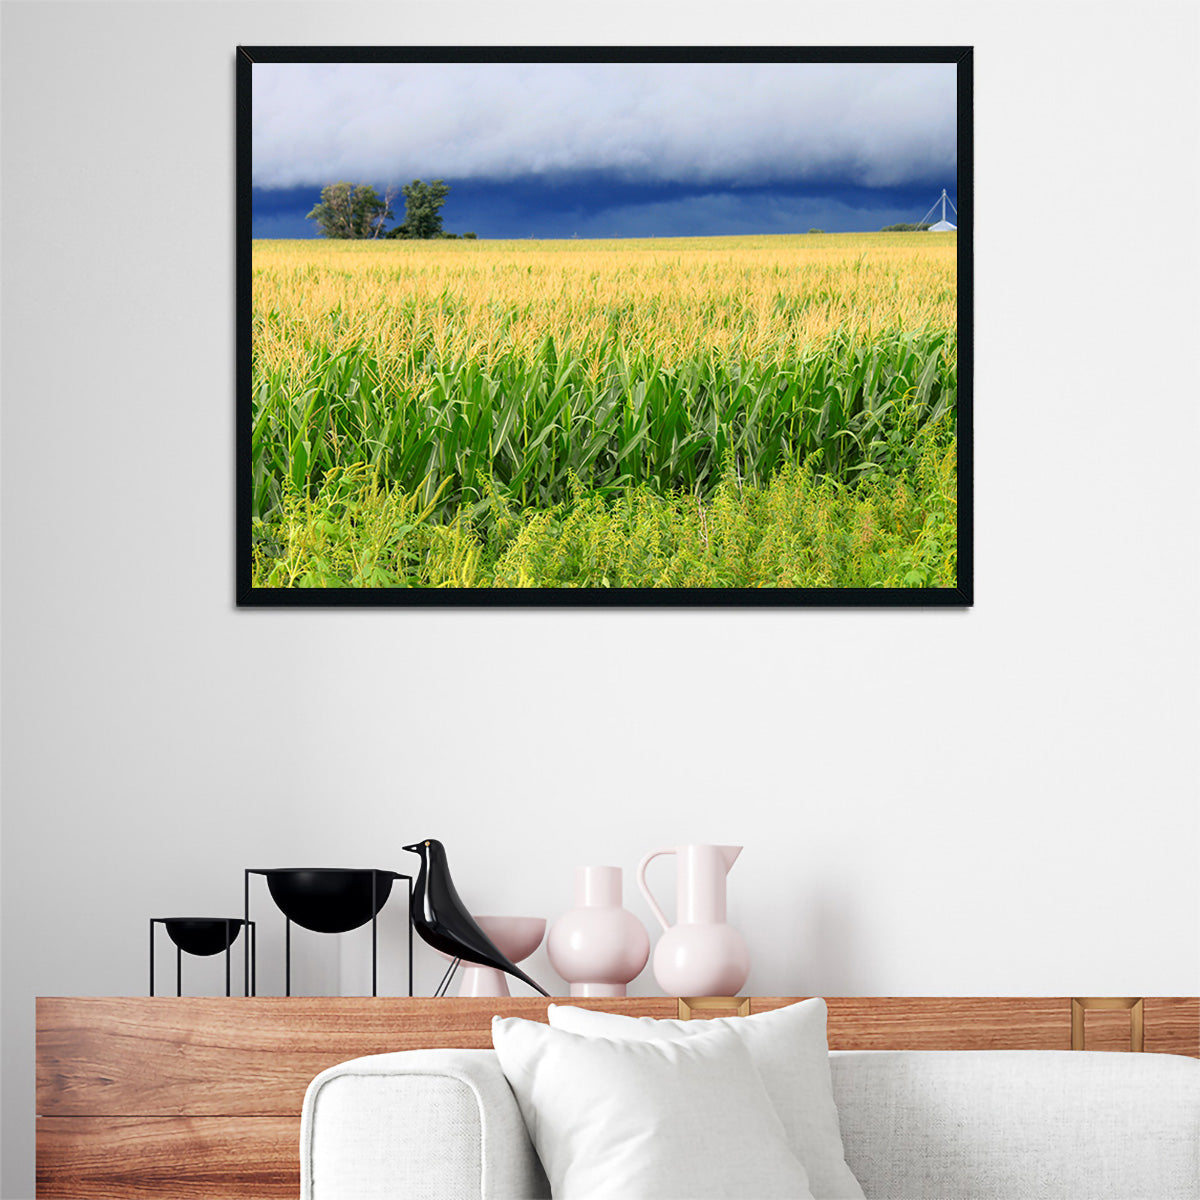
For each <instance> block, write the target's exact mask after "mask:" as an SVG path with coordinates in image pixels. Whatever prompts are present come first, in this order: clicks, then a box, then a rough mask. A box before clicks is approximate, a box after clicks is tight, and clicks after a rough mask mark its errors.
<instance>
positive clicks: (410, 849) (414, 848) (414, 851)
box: [400, 842, 419, 854]
mask: <svg viewBox="0 0 1200 1200" xmlns="http://www.w3.org/2000/svg"><path fill="white" fill-rule="evenodd" d="M400 849H401V850H407V851H408V852H409V853H410V854H417V853H419V851H418V849H417V843H416V842H413V844H412V845H411V846H401V847H400Z"/></svg>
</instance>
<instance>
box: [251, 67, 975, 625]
mask: <svg viewBox="0 0 1200 1200" xmlns="http://www.w3.org/2000/svg"><path fill="white" fill-rule="evenodd" d="M971 69H972V56H971V50H970V49H969V48H966V47H898V48H883V47H814V48H803V47H800V48H784V47H735V48H727V49H709V48H703V47H688V48H664V47H625V48H614V47H603V48H601V47H577V48H561V47H555V48H548V47H539V48H529V47H491V48H481V47H470V48H450V47H406V48H381V47H371V48H368V47H361V48H347V47H244V48H240V49H239V51H238V59H237V113H238V126H237V189H238V192H237V211H238V230H237V323H238V324H237V344H238V362H237V372H238V378H237V391H238V395H237V404H238V412H237V448H236V454H237V548H236V554H237V603H238V604H239V605H244V606H298V605H308V606H311V605H321V606H341V605H392V606H404V605H420V606H440V605H498V604H499V605H534V604H542V605H559V606H567V605H600V606H614V605H673V606H682V605H688V606H695V605H700V606H715V605H769V606H819V607H829V606H843V605H858V606H880V607H882V606H921V607H928V606H934V605H940V606H959V607H962V606H967V605H970V604H971V603H972V602H973V584H972V579H973V554H972V406H971V383H972V366H973V364H972V342H971V328H972V324H971V321H972V307H971V300H972V275H973V272H972V266H973V264H972V254H971V244H972V220H973V216H972V214H973V203H972V176H973V160H972V139H971V103H972V74H971Z"/></svg>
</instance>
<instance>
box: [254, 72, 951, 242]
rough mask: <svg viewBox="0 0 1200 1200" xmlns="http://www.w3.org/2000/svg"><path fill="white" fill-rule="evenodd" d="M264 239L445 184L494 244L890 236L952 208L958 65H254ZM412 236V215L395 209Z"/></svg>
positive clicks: (459, 213)
mask: <svg viewBox="0 0 1200 1200" xmlns="http://www.w3.org/2000/svg"><path fill="white" fill-rule="evenodd" d="M253 96H254V103H253V131H254V132H253V147H254V167H253V181H252V182H253V208H254V216H253V234H254V236H255V237H312V236H315V235H316V229H315V222H312V221H306V220H305V214H306V213H307V212H308V211H309V210H310V209H311V208H312V206H313V204H315V203H316V202H317V200H318V199H319V198H320V189H321V187H322V185H323V184H325V183H332V182H334V181H336V180H341V179H346V180H350V181H351V182H355V183H362V182H365V183H371V184H373V185H374V186H375V187H376V188H377V189H378V190H379V191H380V192H381V193H382V192H383V190H384V188H385V187H386V186H387V185H388V184H402V183H407V182H409V181H410V180H412V179H414V178H420V179H425V180H430V179H434V178H441V179H444V180H445V181H446V182H447V183H448V184H449V185H450V194H449V197H448V199H447V201H446V205H445V207H444V209H443V219H444V223H445V227H446V228H447V229H448V230H451V231H454V232H464V231H467V230H471V231H473V232H475V233H476V234H478V236H479V237H483V238H488V237H492V238H528V237H537V238H560V237H566V238H569V237H573V236H578V237H581V238H583V237H614V236H618V237H648V236H658V237H672V236H705V235H718V234H719V235H729V234H751V233H796V232H799V233H803V232H806V231H807V230H808V229H810V228H813V227H816V228H820V229H825V230H828V231H830V232H835V231H842V230H870V229H878V228H880V226H882V225H887V224H892V223H894V222H898V221H917V220H920V219H921V217H922V216H924V215H925V213H926V211H927V210H928V208H929V207H930V205H931V204H933V202H934V200H936V199H937V197H938V196H939V195H940V194H941V189H942V188H943V187H946V188H947V189H948V190H949V192H950V196H951V198H952V199H954V198H955V169H956V163H957V153H956V149H957V148H956V123H957V119H956V107H955V106H956V96H955V69H954V67H953V66H952V65H950V64H942V63H929V64H917V63H908V64H867V63H861V64H852V63H848V64H831V63H579V64H572V63H491V64H486V63H478V64H476V63H407V64H406V63H383V64H380V63H336V64H331V63H321V64H316V63H295V64H293V63H286V64H285V63H258V64H255V66H254V67H253ZM395 208H396V218H395V220H396V222H397V223H398V222H399V221H400V220H401V219H403V215H404V213H403V199H402V198H400V199H398V201H397V203H396V206H395Z"/></svg>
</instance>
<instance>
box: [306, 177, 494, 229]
mask: <svg viewBox="0 0 1200 1200" xmlns="http://www.w3.org/2000/svg"><path fill="white" fill-rule="evenodd" d="M449 192H450V185H449V184H447V183H444V182H443V181H442V180H440V179H435V180H434V181H433V182H432V183H422V182H421V180H419V179H414V180H413V181H412V183H406V184H405V185H404V186H403V187H402V188H399V189H397V188H395V187H392V186H389V187H388V188H386V189H385V190H384V194H383V195H382V196H381V195H380V194H379V193H378V192H377V191H376V190H375V189H374V188H373V187H372V186H371V185H370V184H369V183H359V184H354V183H346V182H345V181H342V182H340V183H328V184H326V185H325V186H324V187H323V188H322V189H321V200H320V203H318V204H316V205H314V206H313V210H312V212H310V213H309V214H308V216H307V218H306V219H307V220H309V221H316V223H317V227H318V228H319V229H320V231H321V236H322V237H327V238H352V239H356V240H364V239H367V240H370V239H375V238H381V237H383V238H457V237H464V238H473V237H474V236H475V235H474V234H473V233H462V234H458V233H449V232H447V231H446V230H445V229H443V228H442V213H441V209H442V205H443V204H445V203H446V196H447V195H448V194H449ZM398 195H402V196H403V197H404V220H403V221H402V222H401V223H400V224H399V225H397V226H395V227H394V228H393V229H385V226H386V225H387V223H388V221H390V220H392V219H393V217H394V216H395V214H394V213H393V212H392V204H393V203H394V201H395V200H396V197H397V196H398Z"/></svg>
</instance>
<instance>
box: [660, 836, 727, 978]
mask: <svg viewBox="0 0 1200 1200" xmlns="http://www.w3.org/2000/svg"><path fill="white" fill-rule="evenodd" d="M741 852H742V848H741V846H698V845H691V846H675V847H673V848H672V849H670V850H654V851H652V852H651V853H650V854H647V855H646V857H645V858H643V859H642V861H641V863H640V864H639V865H638V885H639V886H640V887H641V889H642V894H643V895H644V896H645V897H646V902H647V903H648V904H649V905H650V909H651V911H652V912H653V913H654V915H655V916H656V917H657V918H658V920H659V923H660V924H661V925H662V927H663V930H664V931H665V932H664V933H663V935H662V937H661V938H660V939H659V942H658V945H657V946H656V947H655V948H654V978H655V979H657V980H658V986H659V987H660V988H662V990H663V991H664V992H666V993H667V995H668V996H736V995H737V994H738V992H739V990H740V989H741V986H742V984H744V983H745V982H746V977H747V976H748V975H749V974H750V952H749V950H747V949H746V943H745V941H744V940H743V939H742V935H741V934H740V933H738V931H737V930H736V929H734V928H733V926H732V925H730V924H729V923H728V922H727V921H726V920H725V877H726V876H727V875H728V874H729V871H730V868H731V867H732V866H733V864H734V863H735V862H736V861H737V857H738V855H739V854H741ZM660 854H674V855H675V856H676V858H677V860H678V864H679V866H678V880H677V885H676V900H677V907H676V910H675V911H676V923H675V924H674V925H672V924H670V923H669V922H668V921H667V918H666V917H665V916H664V915H663V910H662V909H661V908H659V906H658V901H656V900H655V899H654V897H653V896H652V895H651V894H650V889H649V888H648V887H647V886H646V866H647V864H648V863H649V862H650V860H651V859H652V858H656V857H657V856H658V855H660Z"/></svg>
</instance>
